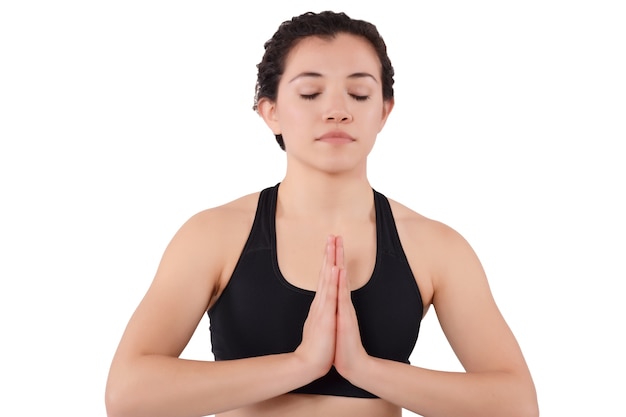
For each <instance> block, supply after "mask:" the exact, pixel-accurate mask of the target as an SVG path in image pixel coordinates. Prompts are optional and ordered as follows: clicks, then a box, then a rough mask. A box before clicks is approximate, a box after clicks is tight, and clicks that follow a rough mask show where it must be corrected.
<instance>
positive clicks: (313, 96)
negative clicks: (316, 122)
mask: <svg viewBox="0 0 626 417" xmlns="http://www.w3.org/2000/svg"><path fill="white" fill-rule="evenodd" d="M319 95H320V93H313V94H300V97H302V98H303V99H305V100H313V99H314V98H315V97H317V96H319Z"/></svg>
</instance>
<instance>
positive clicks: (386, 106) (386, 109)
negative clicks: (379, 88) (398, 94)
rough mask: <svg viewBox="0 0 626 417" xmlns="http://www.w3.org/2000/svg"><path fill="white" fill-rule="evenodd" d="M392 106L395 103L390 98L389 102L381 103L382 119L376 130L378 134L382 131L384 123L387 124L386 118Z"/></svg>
mask: <svg viewBox="0 0 626 417" xmlns="http://www.w3.org/2000/svg"><path fill="white" fill-rule="evenodd" d="M394 104H395V101H394V99H393V97H392V98H390V99H389V100H385V101H383V114H382V118H381V119H380V127H379V128H378V132H379V133H380V131H381V130H383V127H384V126H385V123H387V118H388V117H389V113H391V110H393V106H394Z"/></svg>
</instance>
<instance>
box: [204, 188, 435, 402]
mask: <svg viewBox="0 0 626 417" xmlns="http://www.w3.org/2000/svg"><path fill="white" fill-rule="evenodd" d="M279 185H280V184H277V185H275V186H274V187H270V188H266V189H264V190H263V191H261V193H260V196H259V202H258V206H257V210H256V215H255V218H254V223H253V225H252V230H251V231H250V235H249V236H248V240H247V242H246V244H245V246H244V248H243V251H242V253H241V256H240V258H239V260H238V262H237V265H236V266H235V269H234V271H233V274H232V276H231V278H230V281H229V282H228V284H227V285H226V287H225V288H224V291H223V292H222V294H221V296H220V298H219V299H218V300H217V301H216V303H215V304H214V305H213V306H212V307H211V309H210V310H209V311H208V316H209V322H210V330H211V345H212V350H213V354H214V356H215V360H218V361H220V360H230V359H241V358H248V357H254V356H262V355H269V354H278V353H287V352H293V351H294V350H295V349H296V347H298V345H299V344H300V341H301V340H302V327H303V324H304V321H305V319H306V317H307V315H308V311H309V307H310V305H311V302H312V301H313V297H314V295H315V292H314V291H309V290H305V289H302V288H298V287H296V286H294V285H292V284H291V283H289V282H288V281H287V280H286V279H285V278H284V277H283V275H282V274H281V272H280V270H279V267H278V258H277V255H276V223H275V220H276V201H277V196H278V187H279ZM373 194H374V206H375V212H376V242H377V243H376V263H375V266H374V271H373V273H372V276H371V277H370V279H369V281H368V282H367V283H366V284H365V285H364V286H363V287H361V288H358V289H356V290H354V291H352V302H353V304H354V308H355V310H356V314H357V318H358V321H359V330H360V333H361V341H362V342H363V347H364V348H365V350H366V351H367V353H368V354H369V355H372V356H375V357H379V358H384V359H390V360H394V361H398V362H404V363H409V356H410V355H411V353H412V351H413V348H414V346H415V342H416V341H417V336H418V333H419V328H420V323H421V318H422V312H423V304H422V298H421V295H420V291H419V288H418V286H417V283H416V281H415V278H414V276H413V273H412V272H411V269H410V267H409V264H408V261H407V259H406V256H405V254H404V251H403V250H402V246H401V244H400V239H399V237H398V232H397V230H396V225H395V222H394V219H393V215H392V212H391V207H390V206H389V202H388V201H387V198H386V197H385V196H383V195H382V194H380V193H378V192H377V191H375V190H373ZM292 392H293V393H305V394H320V395H337V396H344V397H360V398H376V396H375V395H373V394H371V393H370V392H368V391H365V390H363V389H361V388H359V387H356V386H354V385H352V384H351V383H350V382H348V381H347V380H346V379H345V378H343V377H342V376H341V375H340V374H339V373H338V372H337V371H336V370H335V368H334V367H333V368H332V369H331V370H330V371H329V372H328V373H327V374H326V375H325V376H323V377H321V378H319V379H317V380H315V381H313V382H311V383H310V384H307V385H305V386H303V387H300V388H298V389H295V390H293V391H292Z"/></svg>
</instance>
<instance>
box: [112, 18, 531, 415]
mask: <svg viewBox="0 0 626 417" xmlns="http://www.w3.org/2000/svg"><path fill="white" fill-rule="evenodd" d="M265 48H266V52H265V54H264V56H263V59H262V62H261V63H260V64H259V65H258V80H257V89H256V96H255V105H254V108H255V110H257V111H258V113H259V114H260V115H261V116H262V117H263V119H264V120H265V122H266V123H267V125H268V126H269V128H270V129H271V131H272V132H273V133H274V135H275V136H276V140H277V141H278V143H279V145H280V146H281V148H282V149H283V150H284V151H285V153H286V158H287V169H286V173H285V175H284V178H283V179H282V180H281V181H280V182H279V183H278V184H276V185H274V186H271V187H268V188H267V189H264V190H262V191H261V192H258V193H254V194H251V195H246V196H244V197H241V198H239V199H237V200H235V201H232V202H229V203H227V204H224V205H222V206H219V207H214V208H211V209H208V210H206V211H202V212H200V213H198V214H196V215H194V216H193V217H192V218H190V219H189V220H188V221H187V222H186V223H185V224H184V225H183V226H182V227H181V228H180V230H179V231H178V232H177V233H176V235H175V236H174V237H173V239H172V241H171V242H170V244H169V245H168V247H167V249H166V251H165V253H164V255H163V258H162V261H161V264H160V265H159V268H158V271H157V273H156V276H155V277H154V281H153V283H152V285H151V286H150V288H149V290H148V291H147V293H146V295H145V297H144V298H143V300H142V301H141V303H140V304H139V306H138V308H137V310H136V311H135V313H134V314H133V316H132V318H131V319H130V322H129V323H128V326H127V328H126V331H125V332H124V335H123V337H122V340H121V342H120V344H119V347H118V349H117V352H116V354H115V357H114V359H113V362H112V365H111V369H110V374H109V378H108V382H107V390H106V406H107V410H108V414H109V416H110V417H127V416H128V417H131V416H138V417H139V416H152V417H157V416H203V415H209V414H219V415H221V416H231V417H235V416H236V417H244V416H255V417H258V416H277V415H290V416H300V417H302V416H326V417H328V416H346V415H351V416H360V417H368V416H372V417H373V416H376V417H391V416H400V415H401V413H402V409H408V410H412V411H413V412H415V413H417V414H421V415H424V416H457V417H462V416H468V417H469V416H481V417H487V416H497V417H505V416H528V417H532V416H537V415H538V407H537V399H536V394H535V389H534V386H533V381H532V378H531V375H530V373H529V370H528V368H527V365H526V363H525V361H524V358H523V355H522V352H521V351H520V348H519V346H518V344H517V342H516V340H515V337H514V335H513V334H512V332H511V330H510V329H509V327H508V326H507V324H506V322H505V320H504V319H503V317H502V315H501V314H500V312H499V311H498V308H497V306H496V304H495V302H494V300H493V298H492V294H491V292H490V289H489V285H488V282H487V279H486V277H485V274H484V272H483V269H482V267H481V264H480V262H479V260H478V259H477V256H476V255H475V254H474V252H473V250H472V249H471V247H470V246H469V244H468V243H467V242H466V241H465V240H464V239H463V238H462V237H461V236H460V235H459V234H458V233H457V232H455V231H454V230H452V229H451V228H450V227H448V226H446V225H444V224H441V223H440V222H437V221H434V220H431V219H428V218H425V217H424V216H421V215H419V214H417V213H415V212H414V211H412V210H411V209H409V208H407V207H405V206H403V205H402V204H400V203H398V202H396V201H392V200H390V199H387V198H386V197H385V196H384V195H383V194H380V193H379V192H377V191H376V190H373V189H372V187H371V185H370V184H369V182H368V177H367V158H368V155H369V153H370V151H371V150H372V147H373V146H374V143H375V140H376V136H377V134H378V133H379V132H380V131H381V129H382V128H383V126H384V125H385V121H386V120H387V117H388V116H389V113H390V112H391V111H392V109H393V104H394V101H393V68H392V65H391V62H390V61H389V58H388V57H387V53H386V47H385V43H384V42H383V40H382V38H381V37H380V36H379V34H378V32H377V30H376V28H375V27H374V26H373V25H372V24H370V23H367V22H364V21H360V20H354V19H351V18H349V17H348V16H346V15H345V14H342V13H332V12H323V13H319V14H315V13H306V14H303V15H301V16H297V17H294V18H293V19H292V20H290V21H287V22H285V23H283V24H282V25H281V26H280V27H279V29H278V31H277V32H276V33H275V34H274V36H273V37H272V38H271V39H270V40H269V41H268V42H267V43H266V45H265ZM431 304H432V305H433V306H434V307H435V309H436V311H437V317H438V318H439V320H440V323H441V326H442V329H443V330H444V332H445V334H446V336H447V337H448V339H449V340H450V343H451V346H452V348H453V349H454V352H455V353H456V355H457V356H458V358H459V360H460V362H461V363H462V365H463V367H464V369H465V372H444V371H437V370H429V369H423V368H418V367H415V366H413V365H411V364H409V356H410V354H411V352H412V350H413V347H414V345H415V342H416V339H417V336H418V331H419V327H420V322H421V319H422V317H423V316H424V314H426V312H427V310H428V308H429V306H430V305H431ZM207 312H208V315H209V318H210V323H211V340H212V347H213V353H214V355H215V359H216V360H215V361H193V360H183V359H180V358H179V355H180V354H181V352H182V351H183V349H184V348H185V346H186V345H187V343H188V341H189V339H190V338H191V336H192V334H193V332H194V330H195V328H196V326H197V325H198V323H199V321H200V319H201V318H202V316H203V315H204V314H205V313H207Z"/></svg>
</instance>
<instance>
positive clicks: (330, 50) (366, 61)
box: [284, 33, 382, 78]
mask: <svg viewBox="0 0 626 417" xmlns="http://www.w3.org/2000/svg"><path fill="white" fill-rule="evenodd" d="M381 68H382V65H381V63H380V60H379V59H378V55H377V54H376V50H375V49H374V47H373V46H372V44H371V43H370V42H369V41H368V40H367V39H365V38H363V37H361V36H356V35H351V34H347V33H339V34H337V35H335V36H334V37H332V38H330V37H328V38H327V37H319V36H309V37H306V38H303V39H301V40H300V41H298V43H296V44H295V45H294V47H293V48H292V49H291V51H290V52H289V54H288V55H287V58H286V59H285V69H284V75H287V76H288V74H293V73H299V72H302V71H315V72H319V73H321V74H322V75H324V74H325V73H330V72H345V73H355V72H361V71H368V72H371V73H372V74H374V75H376V76H377V77H378V76H379V75H380V72H381ZM286 78H287V77H286Z"/></svg>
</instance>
